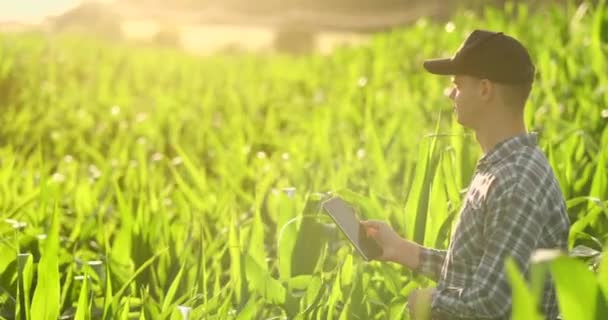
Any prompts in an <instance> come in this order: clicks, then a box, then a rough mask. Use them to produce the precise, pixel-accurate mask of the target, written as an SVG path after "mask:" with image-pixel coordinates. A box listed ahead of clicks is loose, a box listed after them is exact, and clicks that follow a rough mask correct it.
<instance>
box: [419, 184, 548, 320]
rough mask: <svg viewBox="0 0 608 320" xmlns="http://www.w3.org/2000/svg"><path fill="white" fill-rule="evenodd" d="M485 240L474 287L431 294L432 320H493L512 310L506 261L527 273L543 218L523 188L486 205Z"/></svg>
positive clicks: (511, 189)
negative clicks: (515, 263) (514, 262)
mask: <svg viewBox="0 0 608 320" xmlns="http://www.w3.org/2000/svg"><path fill="white" fill-rule="evenodd" d="M484 219H485V221H484V229H485V232H484V234H486V235H488V238H487V239H486V244H485V249H484V254H483V256H482V258H481V261H480V263H479V265H478V266H477V269H476V270H475V275H474V278H473V283H474V284H473V285H472V286H471V287H467V288H443V289H438V290H437V291H435V292H434V293H433V294H432V310H431V315H432V318H433V319H457V318H486V317H487V318H494V317H500V316H504V315H506V314H508V313H509V312H510V310H511V290H510V286H509V283H508V280H507V279H506V274H505V270H504V269H505V266H504V265H505V260H506V258H507V257H508V256H512V257H513V258H514V259H515V261H516V262H517V264H518V265H519V267H520V268H522V269H523V270H524V271H526V270H527V265H528V261H529V258H530V255H531V254H532V251H533V250H534V248H535V247H536V244H537V242H538V239H539V237H540V234H541V231H542V228H543V224H544V221H545V220H546V217H545V215H544V212H541V211H540V210H539V206H538V205H537V204H536V202H535V201H534V199H533V198H532V197H531V196H530V195H529V194H528V193H526V192H525V190H523V189H522V188H519V187H512V188H510V190H508V191H506V192H504V193H502V194H501V195H498V197H497V198H496V199H495V201H492V202H489V203H488V211H487V216H486V217H484Z"/></svg>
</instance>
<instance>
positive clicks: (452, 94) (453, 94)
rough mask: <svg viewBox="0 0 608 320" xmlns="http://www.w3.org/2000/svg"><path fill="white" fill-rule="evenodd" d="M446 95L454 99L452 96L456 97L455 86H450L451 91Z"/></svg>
mask: <svg viewBox="0 0 608 320" xmlns="http://www.w3.org/2000/svg"><path fill="white" fill-rule="evenodd" d="M448 97H450V99H452V100H454V98H455V97H456V88H452V91H450V95H448Z"/></svg>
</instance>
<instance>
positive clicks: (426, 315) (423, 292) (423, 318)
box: [408, 288, 435, 320]
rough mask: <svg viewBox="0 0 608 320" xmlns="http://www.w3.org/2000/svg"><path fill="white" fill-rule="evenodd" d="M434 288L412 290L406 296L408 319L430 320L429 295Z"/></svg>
mask: <svg viewBox="0 0 608 320" xmlns="http://www.w3.org/2000/svg"><path fill="white" fill-rule="evenodd" d="M434 291H435V288H426V289H420V290H414V291H412V293H410V296H409V298H408V306H409V308H410V319H412V320H430V319H431V295H432V294H433V292H434Z"/></svg>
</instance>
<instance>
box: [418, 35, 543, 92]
mask: <svg viewBox="0 0 608 320" xmlns="http://www.w3.org/2000/svg"><path fill="white" fill-rule="evenodd" d="M424 68H425V69H426V70H427V71H429V72H430V73H434V74H440V75H456V74H464V75H469V76H474V77H477V78H481V79H488V80H492V81H495V82H499V83H506V84H528V83H532V82H533V81H534V72H535V68H534V64H532V60H531V59H530V55H529V54H528V50H526V48H525V47H524V46H523V45H522V44H521V43H520V42H519V41H517V40H516V39H515V38H513V37H510V36H508V35H505V34H504V33H502V32H493V31H487V30H475V31H473V32H472V33H471V34H470V35H469V36H468V37H467V39H466V40H465V41H464V42H463V43H462V44H461V45H460V48H458V50H457V51H456V53H455V54H454V56H452V57H451V58H443V59H429V60H425V61H424Z"/></svg>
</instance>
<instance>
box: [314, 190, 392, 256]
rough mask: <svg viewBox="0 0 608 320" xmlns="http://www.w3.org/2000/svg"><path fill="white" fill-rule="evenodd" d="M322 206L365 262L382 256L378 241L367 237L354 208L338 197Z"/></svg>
mask: <svg viewBox="0 0 608 320" xmlns="http://www.w3.org/2000/svg"><path fill="white" fill-rule="evenodd" d="M322 206H323V209H324V210H325V211H326V212H327V213H328V214H329V215H330V216H331V217H332V219H333V220H334V222H335V223H336V224H337V225H338V227H339V228H340V230H342V233H344V235H345V236H346V238H348V240H349V241H350V242H351V243H352V244H353V246H355V248H356V249H357V251H358V252H359V253H360V254H361V256H363V258H364V259H365V260H370V259H373V258H375V257H378V256H379V255H381V254H382V249H381V248H380V246H379V245H378V244H377V243H376V241H375V240H374V239H372V238H369V237H368V236H367V234H366V232H365V229H364V228H363V226H361V224H360V223H359V219H358V218H357V215H356V212H355V209H354V208H353V207H352V206H350V205H349V204H348V203H346V202H345V201H344V200H342V199H340V198H338V197H334V198H331V199H329V200H327V201H325V202H323V205H322Z"/></svg>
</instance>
